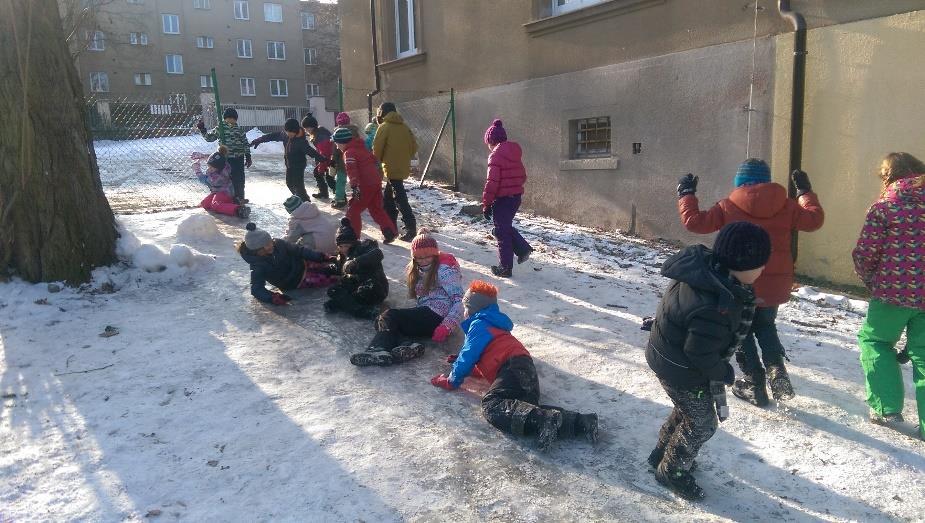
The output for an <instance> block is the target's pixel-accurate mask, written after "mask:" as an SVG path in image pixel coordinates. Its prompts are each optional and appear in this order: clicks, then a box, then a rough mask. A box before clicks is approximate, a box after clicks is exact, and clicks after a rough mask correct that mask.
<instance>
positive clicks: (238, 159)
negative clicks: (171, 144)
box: [196, 107, 251, 203]
mask: <svg viewBox="0 0 925 523" xmlns="http://www.w3.org/2000/svg"><path fill="white" fill-rule="evenodd" d="M196 127H197V128H198V129H199V133H200V134H202V137H203V138H205V139H206V141H207V142H214V141H215V140H218V139H219V138H221V139H222V141H221V142H220V143H219V145H224V146H225V147H227V148H228V156H227V160H228V164H229V165H231V183H232V185H233V186H234V196H235V198H236V199H237V201H238V203H247V202H248V200H247V198H245V197H244V168H245V167H247V168H250V166H251V149H250V147H248V145H247V135H246V134H245V133H244V129H242V128H240V127H238V111H236V110H234V108H232V107H229V108H227V109H225V112H224V114H222V121H221V122H219V124H218V126H217V127H214V128H213V129H212V130H211V131H206V124H205V122H203V121H202V120H199V123H197V124H196Z"/></svg>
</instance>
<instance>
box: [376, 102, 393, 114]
mask: <svg viewBox="0 0 925 523" xmlns="http://www.w3.org/2000/svg"><path fill="white" fill-rule="evenodd" d="M395 111H396V109H395V104H393V103H392V102H383V103H382V105H380V106H379V115H380V116H385V115H387V114H389V113H394V112H395Z"/></svg>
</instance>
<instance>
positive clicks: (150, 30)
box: [62, 0, 339, 109]
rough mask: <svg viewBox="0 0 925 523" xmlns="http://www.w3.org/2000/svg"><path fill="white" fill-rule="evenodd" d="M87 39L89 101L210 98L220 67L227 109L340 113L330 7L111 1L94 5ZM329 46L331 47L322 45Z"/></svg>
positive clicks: (226, 0)
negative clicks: (309, 108) (318, 106)
mask: <svg viewBox="0 0 925 523" xmlns="http://www.w3.org/2000/svg"><path fill="white" fill-rule="evenodd" d="M62 1H65V0H62ZM67 1H73V0H67ZM332 10H333V13H334V14H333V15H332V14H330V13H331V12H332ZM83 31H85V33H86V34H85V36H86V38H81V39H77V40H75V41H76V42H77V43H76V44H75V45H79V46H81V47H83V46H85V49H84V48H82V49H80V50H79V52H78V53H77V58H76V62H77V66H78V69H79V71H80V74H81V77H82V78H83V81H84V85H85V88H86V92H87V93H88V94H98V93H108V94H109V95H110V96H112V97H123V96H125V97H143V96H145V95H152V96H153V95H167V94H172V93H182V94H186V95H194V94H198V93H200V92H204V91H211V89H212V87H213V86H212V79H211V77H210V70H211V69H212V68H213V67H214V68H215V70H216V75H217V79H218V82H219V94H220V96H221V99H222V103H223V104H245V105H274V106H284V105H286V106H305V105H307V99H308V98H309V97H310V96H326V97H328V98H327V100H326V103H327V104H328V108H330V109H334V108H335V107H336V106H335V103H336V101H337V92H336V86H337V77H338V75H339V61H338V60H339V57H338V53H337V43H338V37H337V31H338V25H337V15H336V6H333V5H329V4H325V3H321V2H317V1H298V0H276V1H273V2H263V1H259V0H111V1H108V2H100V3H99V4H98V5H97V6H96V13H95V15H94V17H93V21H92V26H91V27H90V28H88V29H84V30H83ZM332 35H333V36H332ZM331 41H333V42H334V48H333V49H331V48H330V47H327V46H326V45H327V44H325V45H321V44H320V43H317V44H316V42H331Z"/></svg>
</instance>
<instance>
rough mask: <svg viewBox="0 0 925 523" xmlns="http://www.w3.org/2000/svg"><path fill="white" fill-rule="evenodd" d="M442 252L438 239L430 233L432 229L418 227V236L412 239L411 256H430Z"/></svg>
mask: <svg viewBox="0 0 925 523" xmlns="http://www.w3.org/2000/svg"><path fill="white" fill-rule="evenodd" d="M438 254H440V249H438V248H437V240H435V239H434V237H433V236H431V235H430V231H429V230H427V228H425V227H421V228H420V229H418V234H417V236H415V237H414V239H413V240H411V256H412V257H414V258H425V257H427V258H429V257H431V256H437V255H438Z"/></svg>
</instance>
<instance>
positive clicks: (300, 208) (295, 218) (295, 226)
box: [283, 194, 337, 254]
mask: <svg viewBox="0 0 925 523" xmlns="http://www.w3.org/2000/svg"><path fill="white" fill-rule="evenodd" d="M283 207H285V208H286V211H287V212H289V226H288V228H287V229H286V236H285V240H286V241H287V242H290V243H295V244H298V245H303V246H305V247H308V248H309V249H312V250H316V251H321V252H323V253H325V254H333V253H334V251H336V250H337V245H336V244H335V243H334V232H335V230H336V227H335V226H334V224H333V223H331V222H330V221H328V217H327V215H325V214H322V213H321V211H319V210H318V207H317V206H316V205H315V204H314V203H312V202H303V201H302V199H301V198H299V197H298V196H296V195H294V194H293V195H292V196H290V197H289V198H288V199H287V200H286V201H285V202H284V203H283Z"/></svg>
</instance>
